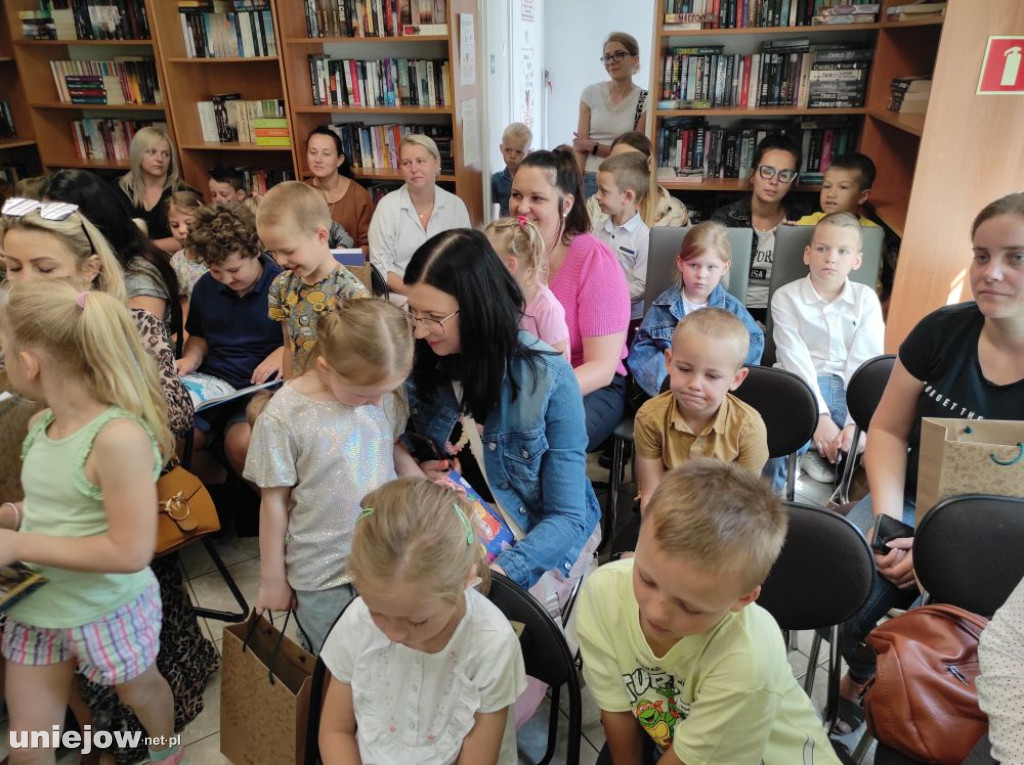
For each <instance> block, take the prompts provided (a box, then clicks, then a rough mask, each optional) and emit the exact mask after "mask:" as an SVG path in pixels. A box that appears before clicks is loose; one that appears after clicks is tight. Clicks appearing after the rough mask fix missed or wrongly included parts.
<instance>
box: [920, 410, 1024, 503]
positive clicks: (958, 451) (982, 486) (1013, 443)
mask: <svg viewBox="0 0 1024 765" xmlns="http://www.w3.org/2000/svg"><path fill="white" fill-rule="evenodd" d="M919 456H920V467H919V468H918V473H917V513H916V522H917V523H920V522H921V519H922V518H924V516H925V513H927V512H928V511H929V510H931V509H932V508H933V507H935V505H936V504H937V503H938V502H940V501H942V500H943V499H946V497H953V496H956V495H958V494H996V495H998V496H1001V497H1024V421H1019V420H963V419H955V418H942V417H925V418H923V419H922V420H921V452H920V455H919Z"/></svg>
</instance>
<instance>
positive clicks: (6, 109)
mask: <svg viewBox="0 0 1024 765" xmlns="http://www.w3.org/2000/svg"><path fill="white" fill-rule="evenodd" d="M17 137H18V131H17V130H15V129H14V114H13V113H12V112H11V105H10V104H9V103H7V99H6V98H5V99H2V100H0V138H17Z"/></svg>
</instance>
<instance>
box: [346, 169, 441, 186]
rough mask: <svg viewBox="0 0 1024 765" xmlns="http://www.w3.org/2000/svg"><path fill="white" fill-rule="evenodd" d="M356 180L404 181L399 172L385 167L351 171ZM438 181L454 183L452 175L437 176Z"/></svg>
mask: <svg viewBox="0 0 1024 765" xmlns="http://www.w3.org/2000/svg"><path fill="white" fill-rule="evenodd" d="M353 172H354V173H355V175H356V179H357V180H360V179H361V180H366V181H402V182H404V181H405V178H404V177H403V176H402V172H401V170H392V169H389V168H386V167H364V168H363V169H362V170H353ZM437 180H438V181H444V182H446V183H455V176H454V175H439V176H437Z"/></svg>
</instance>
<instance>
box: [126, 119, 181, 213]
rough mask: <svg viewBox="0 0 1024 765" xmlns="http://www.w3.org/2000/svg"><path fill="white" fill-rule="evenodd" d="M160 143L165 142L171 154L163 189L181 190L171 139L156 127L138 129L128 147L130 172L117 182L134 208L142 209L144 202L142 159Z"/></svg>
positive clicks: (165, 132) (144, 189) (161, 129)
mask: <svg viewBox="0 0 1024 765" xmlns="http://www.w3.org/2000/svg"><path fill="white" fill-rule="evenodd" d="M161 141H167V148H168V149H170V154H171V159H170V162H169V164H168V165H167V178H166V179H165V180H164V188H165V189H171V190H172V191H179V190H180V188H181V183H180V182H179V180H178V161H177V160H176V159H175V158H174V144H173V143H171V137H170V136H169V135H168V134H167V131H166V130H164V129H163V128H161V127H157V126H156V125H148V126H146V127H144V128H139V130H138V131H136V133H135V137H134V138H132V142H131V144H129V146H128V160H129V162H130V164H131V170H129V171H128V172H127V173H125V174H124V175H122V176H121V179H120V180H119V181H118V182H117V183H118V185H119V186H120V187H121V190H122V191H124V193H125V194H126V195H127V196H128V198H129V199H131V200H132V204H133V205H134V206H135V207H142V205H143V204H144V202H145V200H144V199H143V195H144V194H145V191H146V188H145V184H144V183H143V181H142V157H143V155H144V154H145V153H146V152H147V151H149V150H150V149H152V148H153V147H154V146H156V145H157V144H159V143H160V142H161Z"/></svg>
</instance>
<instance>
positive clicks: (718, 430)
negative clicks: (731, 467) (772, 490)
mask: <svg viewBox="0 0 1024 765" xmlns="http://www.w3.org/2000/svg"><path fill="white" fill-rule="evenodd" d="M633 439H634V441H633V443H634V444H635V445H636V453H637V455H638V456H640V457H643V458H645V459H651V460H656V459H659V460H661V464H662V465H663V466H664V467H665V470H671V469H672V468H674V467H678V466H679V465H681V464H683V463H684V462H686V460H688V459H690V458H691V457H713V458H714V459H717V460H721V461H722V462H735V463H737V464H738V465H740V467H745V468H747V469H748V470H750V471H752V472H754V473H756V474H757V475H760V474H761V468H763V467H764V464H765V463H766V462H767V461H768V431H767V429H766V428H765V426H764V421H763V420H762V419H761V415H760V414H758V413H757V410H756V409H754V408H753V407H751V406H749V405H747V404H744V403H743V402H742V401H740V400H739V399H738V398H736V397H735V396H734V395H732V394H731V393H726V394H725V398H724V399H723V400H722V405H721V406H720V407H719V408H718V414H717V415H715V419H713V420H712V421H711V423H710V424H709V425H708V426H707V427H705V428H704V430H703V431H701V432H700V433H694V432H693V431H692V430H691V429H690V426H689V425H687V424H686V420H684V419H683V415H682V414H681V413H680V412H679V410H678V409H677V408H676V402H675V399H673V398H672V392H671V391H665V392H664V393H662V394H660V395H658V396H655V397H654V398H652V399H651V400H650V401H647V402H646V403H644V405H643V406H641V407H640V411H638V412H637V413H636V422H635V424H634V426H633Z"/></svg>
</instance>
